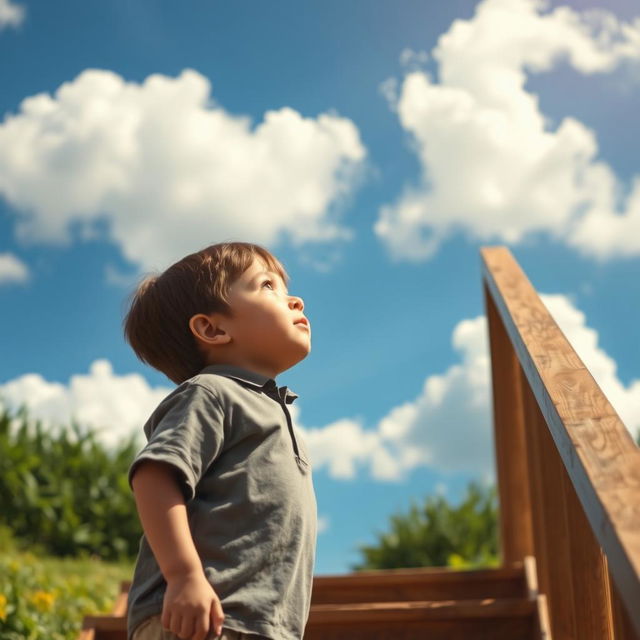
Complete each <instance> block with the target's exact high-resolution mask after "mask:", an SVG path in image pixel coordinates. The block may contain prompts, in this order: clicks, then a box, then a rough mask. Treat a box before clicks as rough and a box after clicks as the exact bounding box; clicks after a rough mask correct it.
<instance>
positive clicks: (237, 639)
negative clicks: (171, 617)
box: [133, 615, 269, 640]
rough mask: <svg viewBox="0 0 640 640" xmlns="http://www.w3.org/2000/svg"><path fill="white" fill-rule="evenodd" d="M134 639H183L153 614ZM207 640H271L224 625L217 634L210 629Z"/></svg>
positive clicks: (134, 633)
mask: <svg viewBox="0 0 640 640" xmlns="http://www.w3.org/2000/svg"><path fill="white" fill-rule="evenodd" d="M133 640H181V639H180V637H179V636H177V635H175V634H174V633H171V631H166V630H165V629H164V628H163V626H162V623H161V622H160V616H159V615H157V616H151V617H150V618H147V619H146V620H145V621H144V622H142V623H140V624H139V625H138V626H137V627H136V629H135V631H134V632H133ZM207 640H269V639H268V638H267V637H266V636H259V635H255V634H253V633H243V632H242V631H234V630H233V629H227V628H226V627H222V633H221V634H220V635H219V636H217V635H216V634H215V632H214V631H210V632H209V634H208V635H207Z"/></svg>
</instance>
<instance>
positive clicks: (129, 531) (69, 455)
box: [0, 407, 142, 559]
mask: <svg viewBox="0 0 640 640" xmlns="http://www.w3.org/2000/svg"><path fill="white" fill-rule="evenodd" d="M12 423H15V424H13V426H12ZM136 449H137V447H136V444H135V437H134V436H132V437H131V438H130V439H129V440H127V441H125V442H123V443H122V444H120V445H119V446H117V447H116V448H115V449H114V450H112V451H111V450H108V449H107V448H106V447H105V446H104V445H103V444H101V443H100V442H98V441H97V439H96V436H95V433H94V432H92V431H89V430H85V431H83V430H82V429H81V428H80V427H79V426H78V425H77V424H76V423H73V424H72V425H71V427H70V428H60V429H57V430H55V434H54V432H53V430H45V429H43V427H42V424H41V423H40V422H39V421H32V420H30V419H29V416H28V414H27V410H26V408H24V407H23V408H22V409H21V410H19V411H18V412H17V413H16V415H15V416H14V415H12V414H11V412H10V411H9V410H7V409H6V408H2V407H0V496H2V509H1V510H0V524H5V525H7V526H8V527H10V529H11V530H12V531H13V533H14V535H15V536H16V537H18V538H20V539H22V540H24V541H25V542H27V543H28V544H29V545H30V546H32V547H35V548H37V549H39V550H41V551H42V552H43V553H51V554H53V555H57V556H70V555H73V556H77V555H78V554H85V555H97V556H100V557H101V558H103V559H120V558H131V557H132V556H134V555H135V554H136V553H137V550H138V544H139V541H140V536H141V535H142V529H141V527H140V523H139V520H138V515H137V512H136V508H135V501H134V499H133V495H132V493H131V490H130V489H129V485H128V482H127V471H128V468H129V465H130V464H131V461H132V460H133V457H134V455H135V453H136Z"/></svg>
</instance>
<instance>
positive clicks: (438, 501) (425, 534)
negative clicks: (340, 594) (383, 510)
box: [351, 482, 499, 570]
mask: <svg viewBox="0 0 640 640" xmlns="http://www.w3.org/2000/svg"><path fill="white" fill-rule="evenodd" d="M377 538H378V540H377V542H376V543H375V544H373V545H361V546H359V547H358V549H359V551H360V553H361V554H362V556H363V558H364V559H363V561H362V562H361V563H359V564H355V565H352V567H351V568H352V569H353V570H365V569H395V568H400V567H444V566H449V567H455V568H471V567H483V566H497V565H498V564H499V558H498V507H497V495H496V489H495V487H494V486H491V487H487V488H483V487H482V486H481V485H480V484H478V483H476V482H472V483H470V484H469V485H468V487H467V495H466V496H465V498H464V499H463V500H462V502H461V503H460V504H459V505H458V506H457V507H453V506H451V505H450V504H449V503H448V502H447V501H446V500H445V498H443V497H442V496H437V497H434V496H429V497H428V498H427V499H426V500H425V503H424V505H423V506H418V505H416V504H414V503H413V502H412V504H411V508H410V509H409V513H407V514H401V513H399V514H395V515H392V516H391V517H390V526H389V531H387V532H383V533H380V532H379V533H377Z"/></svg>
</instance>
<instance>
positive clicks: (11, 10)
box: [0, 0, 26, 31]
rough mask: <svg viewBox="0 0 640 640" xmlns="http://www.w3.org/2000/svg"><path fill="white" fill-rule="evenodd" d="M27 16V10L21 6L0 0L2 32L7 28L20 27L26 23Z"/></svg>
mask: <svg viewBox="0 0 640 640" xmlns="http://www.w3.org/2000/svg"><path fill="white" fill-rule="evenodd" d="M25 15H26V11H25V8H24V7H23V6H22V5H21V4H14V3H13V2H11V0H0V31H2V29H5V28H7V27H19V26H20V25H21V24H22V23H23V22H24V19H25Z"/></svg>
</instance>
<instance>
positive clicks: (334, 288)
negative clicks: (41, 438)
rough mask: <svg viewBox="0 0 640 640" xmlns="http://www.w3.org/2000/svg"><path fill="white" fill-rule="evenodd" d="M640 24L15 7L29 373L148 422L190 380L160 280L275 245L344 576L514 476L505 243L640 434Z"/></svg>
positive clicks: (11, 257) (3, 254) (11, 164)
mask: <svg viewBox="0 0 640 640" xmlns="http://www.w3.org/2000/svg"><path fill="white" fill-rule="evenodd" d="M639 35H640V11H639V10H638V8H637V6H634V3H632V2H631V1H630V0H629V1H627V2H621V1H616V2H610V3H607V9H606V10H605V9H604V8H603V6H598V5H594V4H589V3H588V2H586V1H585V0H581V1H579V2H577V1H574V2H569V3H561V2H551V3H549V4H548V5H541V4H537V3H532V2H530V1H528V0H484V1H483V2H479V3H476V2H471V1H457V2H448V3H434V2H417V1H402V2H393V3H392V2H381V1H373V0H366V1H365V0H352V2H349V3H347V4H345V3H338V2H335V1H325V2H322V3H320V2H315V3H307V4H305V5H304V8H302V7H301V5H300V4H299V3H294V2H271V3H266V2H265V3H247V2H235V3H222V2H204V1H199V2H190V3H181V4H178V3H169V2H158V1H151V0H146V1H140V2H136V3H130V2H125V1H124V0H122V1H111V2H105V3H86V2H80V1H75V2H71V1H66V0H63V1H61V2H58V3H47V2H26V1H24V2H17V1H12V2H8V0H0V77H1V78H2V86H3V90H2V92H1V93H0V108H1V110H2V116H1V119H0V300H1V304H2V314H1V316H0V331H1V335H3V336H4V339H3V340H2V352H1V357H0V394H1V395H2V396H3V397H4V398H5V402H7V403H8V404H11V405H18V404H20V403H22V402H26V403H27V404H28V405H29V406H30V408H31V410H32V412H33V414H34V415H36V416H38V417H40V418H41V419H43V420H45V421H49V423H50V424H51V425H54V424H55V423H56V422H64V421H66V420H68V418H69V416H70V415H75V416H77V418H78V419H79V420H80V421H81V422H84V423H85V424H87V425H91V426H96V427H100V426H101V427H103V428H104V429H103V436H102V437H103V438H104V440H105V442H115V441H117V440H118V439H119V438H121V437H122V436H123V435H126V434H128V433H131V432H133V431H136V430H140V428H141V426H142V424H143V422H144V420H145V419H146V417H147V416H148V414H149V413H150V412H151V410H152V409H153V408H154V407H155V406H156V405H157V403H158V402H159V401H160V399H161V398H162V397H163V396H164V395H165V394H166V393H167V392H168V391H169V390H170V389H171V388H172V384H171V383H170V382H169V381H168V380H167V379H166V378H165V377H164V376H163V375H162V374H160V373H158V372H157V371H154V370H153V369H150V368H149V367H146V366H144V365H142V364H141V363H140V362H138V361H137V359H136V357H135V355H134V354H133V352H132V351H131V350H130V348H129V347H128V345H126V344H125V342H124V340H123V337H122V331H121V321H122V316H123V313H124V309H125V298H126V295H127V294H128V292H129V290H130V287H131V286H132V284H133V283H134V282H135V280H136V278H137V277H138V276H139V275H140V274H141V273H143V272H146V271H151V270H155V269H162V268H165V267H166V266H168V265H169V264H170V261H172V260H175V259H178V258H180V257H181V256H182V255H184V254H186V253H189V252H191V251H195V250H197V249H199V248H202V247H203V246H206V245H207V244H210V243H214V242H218V241H222V240H228V239H241V240H247V241H253V242H258V243H260V244H263V245H264V246H266V247H268V248H269V249H270V250H272V251H273V252H274V253H275V254H276V255H278V256H279V258H280V259H281V260H282V262H283V263H284V265H285V267H286V268H287V270H288V272H289V274H290V276H291V281H290V290H291V291H292V292H293V293H297V294H298V295H300V296H302V297H303V299H304V301H305V312H306V314H307V315H308V317H309V318H310V320H311V323H312V327H313V339H312V340H313V346H312V351H311V354H310V355H309V357H308V358H307V359H306V360H305V361H303V362H302V363H300V364H299V365H297V366H296V367H294V368H293V369H291V370H289V371H287V372H284V373H283V374H281V375H280V376H279V378H278V382H279V383H280V384H287V385H289V386H290V387H291V388H292V389H294V390H295V391H296V393H298V394H299V396H300V397H299V398H298V400H297V401H296V403H294V405H292V406H294V407H295V408H296V413H295V416H294V419H295V421H296V423H297V425H298V428H299V429H300V430H301V431H302V432H303V433H304V434H305V436H306V437H307V439H308V444H309V448H310V451H311V455H312V460H313V463H314V479H315V480H314V481H315V486H316V493H317V497H318V510H319V516H320V518H321V523H322V531H321V533H320V536H319V539H318V554H317V563H316V571H317V573H335V572H344V571H348V570H349V565H350V564H351V563H353V562H356V561H357V560H358V559H359V554H358V553H357V551H356V545H357V544H361V543H370V542H373V541H374V539H375V535H374V532H375V531H382V530H384V529H385V527H386V524H387V521H388V517H389V515H391V514H392V513H395V512H398V511H406V510H407V509H408V507H409V505H410V502H411V501H412V500H414V501H421V500H422V499H423V498H424V497H425V496H427V495H430V494H434V493H437V492H442V493H444V494H445V495H446V496H447V497H448V498H449V499H450V500H451V501H452V502H456V501H457V500H458V499H459V498H460V497H461V496H462V495H463V493H464V489H465V487H466V485H467V483H468V481H469V480H471V479H476V478H478V479H482V480H483V481H492V479H493V474H494V471H493V453H492V446H493V444H492V440H491V430H490V399H489V390H490V387H489V380H488V356H487V351H486V324H485V320H484V309H483V300H482V295H481V294H482V291H481V281H480V255H479V248H480V247H481V246H483V245H496V244H503V245H506V246H508V247H509V248H510V250H511V251H512V253H513V254H514V256H515V257H516V259H517V260H518V261H519V263H520V264H521V266H522V267H523V268H524V270H525V272H526V273H527V274H528V276H529V278H530V279H531V281H532V282H533V284H534V286H535V287H536V288H537V290H538V291H540V292H541V293H543V294H544V296H545V297H544V298H543V299H544V301H545V304H547V306H548V307H549V309H550V311H551V312H552V314H553V315H554V317H555V318H556V320H557V321H558V323H559V324H560V326H561V328H562V329H563V331H564V332H565V333H566V334H567V336H568V337H569V339H570V340H571V342H572V343H573V344H574V346H575V348H576V349H577V351H578V353H579V355H580V356H581V357H582V358H583V360H584V361H585V363H586V364H587V366H588V367H589V368H590V370H591V371H592V372H593V373H594V376H595V377H596V379H597V380H598V382H599V383H600V384H601V386H602V388H603V389H604V391H605V393H606V394H607V396H608V397H609V399H610V400H611V402H612V404H613V405H614V407H615V408H616V410H617V411H618V412H619V413H620V415H621V417H622V418H623V420H624V421H625V423H626V424H627V425H628V427H629V429H630V431H632V433H634V434H635V433H636V432H637V430H638V428H639V427H640V373H639V370H638V364H637V363H638V362H640V343H639V342H638V340H637V339H636V336H637V329H636V327H637V325H638V320H639V316H640V295H639V294H640V278H638V277H637V275H638V266H639V264H640V259H639V258H640V170H639V168H638V164H637V148H638V146H639V144H640V132H639V130H638V127H637V116H636V113H637V105H638V98H639V97H640V46H639V45H638V42H639V41H640V40H639V39H638V38H639ZM634 38H635V40H634ZM52 428H53V426H52Z"/></svg>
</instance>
